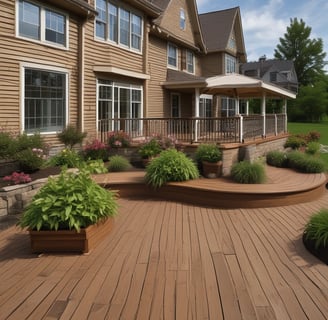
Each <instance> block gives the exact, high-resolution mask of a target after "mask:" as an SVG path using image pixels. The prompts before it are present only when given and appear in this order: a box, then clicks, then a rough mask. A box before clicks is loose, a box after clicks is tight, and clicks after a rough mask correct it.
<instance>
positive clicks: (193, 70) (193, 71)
mask: <svg viewBox="0 0 328 320" xmlns="http://www.w3.org/2000/svg"><path fill="white" fill-rule="evenodd" d="M188 54H191V57H192V65H191V66H192V71H190V70H189V65H190V64H188ZM186 71H187V72H188V73H191V74H195V54H194V53H193V52H192V51H191V50H186Z"/></svg>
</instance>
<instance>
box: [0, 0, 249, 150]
mask: <svg viewBox="0 0 328 320" xmlns="http://www.w3.org/2000/svg"><path fill="white" fill-rule="evenodd" d="M245 61H246V53H245V46H244V40H243V32H242V25H241V19H240V12H239V8H233V9H229V10H223V11H217V12H213V13H207V14H202V15H199V14H198V11H197V5H196V1H195V0H124V1H118V0H57V1H55V0H44V1H38V0H14V1H13V0H4V1H1V3H0V88H1V90H0V127H1V128H3V129H4V130H12V131H16V132H27V133H32V132H41V134H42V135H44V137H45V138H46V140H47V141H48V142H49V143H51V144H55V143H58V141H57V137H56V134H57V133H58V132H59V131H61V130H62V129H63V128H64V127H65V126H66V125H67V124H73V125H76V126H77V127H79V128H80V129H81V130H82V131H85V132H87V133H88V138H90V139H91V138H94V137H96V136H99V132H100V133H105V134H106V133H107V132H108V131H111V130H119V129H120V130H125V131H128V132H129V133H133V134H134V135H138V134H140V135H145V132H144V131H143V129H144V128H145V127H146V124H147V126H149V125H150V124H149V122H147V123H146V122H145V121H143V120H144V119H145V118H146V119H150V118H151V119H153V118H156V119H164V118H165V119H167V120H165V121H162V122H161V125H165V126H167V127H168V126H170V125H171V123H172V121H173V120H175V119H176V120H179V119H180V118H185V119H187V118H190V119H191V118H192V119H194V118H198V117H220V116H222V115H225V116H230V115H234V113H233V112H230V110H232V107H230V102H229V101H230V100H229V99H227V98H224V99H221V98H219V95H216V96H214V98H213V96H212V95H203V94H202V93H203V92H205V90H204V89H206V87H207V78H208V77H211V76H213V75H214V76H215V75H219V74H227V73H232V72H236V71H237V70H238V66H239V64H240V63H244V62H245ZM231 101H233V100H231ZM179 128H180V129H181V128H186V130H189V131H190V132H191V131H193V130H195V127H194V123H191V122H190V121H189V122H188V123H187V122H186V123H184V124H183V125H182V122H181V123H179ZM156 129H158V127H154V129H152V130H153V131H156ZM163 132H166V133H168V132H169V131H168V130H166V131H163ZM149 133H152V132H151V131H149V130H148V134H149Z"/></svg>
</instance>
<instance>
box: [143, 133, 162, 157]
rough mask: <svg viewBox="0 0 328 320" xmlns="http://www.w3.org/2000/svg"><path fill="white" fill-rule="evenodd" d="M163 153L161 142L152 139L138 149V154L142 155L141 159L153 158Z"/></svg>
mask: <svg viewBox="0 0 328 320" xmlns="http://www.w3.org/2000/svg"><path fill="white" fill-rule="evenodd" d="M161 151H162V148H161V145H160V143H159V141H158V140H157V139H155V138H152V139H150V140H149V141H146V142H145V143H143V144H142V145H141V146H140V148H139V149H138V153H139V154H140V156H141V158H143V159H147V158H153V157H155V156H157V155H158V154H160V153H161Z"/></svg>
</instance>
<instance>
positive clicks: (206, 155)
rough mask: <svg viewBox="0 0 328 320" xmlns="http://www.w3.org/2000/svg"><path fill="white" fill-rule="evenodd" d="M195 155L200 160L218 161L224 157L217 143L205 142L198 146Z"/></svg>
mask: <svg viewBox="0 0 328 320" xmlns="http://www.w3.org/2000/svg"><path fill="white" fill-rule="evenodd" d="M195 157H196V160H197V161H198V162H202V161H208V162H218V161H220V160H221V159H222V153H221V150H220V148H219V147H218V146H217V145H216V144H214V143H203V144H200V145H199V146H198V147H197V149H196V153H195Z"/></svg>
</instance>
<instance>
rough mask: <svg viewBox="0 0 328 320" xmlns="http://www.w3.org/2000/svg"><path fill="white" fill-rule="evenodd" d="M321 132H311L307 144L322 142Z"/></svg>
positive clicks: (307, 137)
mask: <svg viewBox="0 0 328 320" xmlns="http://www.w3.org/2000/svg"><path fill="white" fill-rule="evenodd" d="M320 136H321V134H320V132H319V131H310V132H308V134H307V135H306V141H307V142H318V141H319V140H320Z"/></svg>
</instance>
